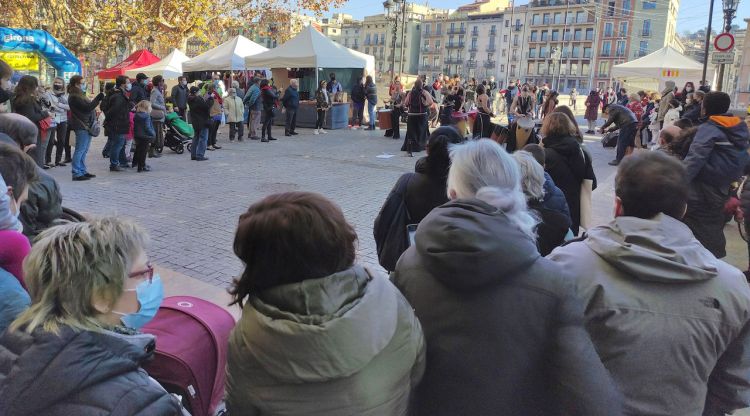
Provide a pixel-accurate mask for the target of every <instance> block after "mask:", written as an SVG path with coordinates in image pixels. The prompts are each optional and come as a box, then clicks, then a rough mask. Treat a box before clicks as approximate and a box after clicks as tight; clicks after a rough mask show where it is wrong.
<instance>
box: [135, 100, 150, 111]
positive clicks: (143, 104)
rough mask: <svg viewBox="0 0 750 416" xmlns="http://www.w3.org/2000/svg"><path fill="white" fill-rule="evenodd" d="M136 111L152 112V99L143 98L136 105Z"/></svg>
mask: <svg viewBox="0 0 750 416" xmlns="http://www.w3.org/2000/svg"><path fill="white" fill-rule="evenodd" d="M135 111H140V112H142V113H151V101H149V100H141V101H140V102H139V103H138V104H136V105H135Z"/></svg>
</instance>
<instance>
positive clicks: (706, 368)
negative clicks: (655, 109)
mask: <svg viewBox="0 0 750 416" xmlns="http://www.w3.org/2000/svg"><path fill="white" fill-rule="evenodd" d="M643 178H649V180H643ZM615 195H616V198H615V219H614V220H612V221H611V222H610V223H609V224H606V225H603V226H599V227H596V228H592V229H590V230H589V231H588V236H587V237H586V238H585V239H584V240H583V241H578V242H574V243H571V244H568V245H566V246H564V247H560V248H557V249H555V250H554V251H553V252H552V254H550V255H549V256H548V257H549V259H550V260H552V261H553V262H555V263H558V265H560V266H561V267H562V270H566V271H567V272H569V273H570V274H571V275H572V276H574V278H573V279H572V284H573V285H574V288H575V291H576V293H577V294H578V297H579V298H580V299H581V300H582V301H583V303H584V309H585V311H586V312H585V323H586V329H587V330H588V332H589V334H590V335H591V338H592V340H593V342H594V345H595V347H596V350H597V352H598V353H599V356H600V358H601V360H602V362H603V363H604V365H605V366H606V367H607V369H608V370H609V372H610V373H611V374H612V377H613V378H614V379H615V382H616V383H617V385H618V386H619V388H620V391H621V392H622V393H623V394H624V396H625V403H624V410H625V412H624V413H625V414H628V415H701V414H702V415H704V416H706V415H724V414H725V413H732V412H733V411H734V410H735V409H739V408H745V407H748V406H750V380H748V376H747V375H748V373H749V372H750V356H748V349H749V348H750V338H749V337H750V288H748V285H747V282H746V281H745V277H744V276H743V274H742V272H740V271H739V270H737V269H736V268H734V267H732V266H730V265H729V264H727V263H724V262H723V261H721V260H717V259H716V257H714V256H713V255H712V254H711V253H710V252H709V251H708V250H706V249H705V248H704V247H703V246H702V245H701V244H700V243H699V242H698V241H697V240H696V239H695V237H694V236H693V233H692V232H690V229H689V228H688V227H687V226H686V225H685V224H683V223H682V222H680V218H681V217H682V215H683V214H684V213H685V209H686V205H687V201H688V182H687V179H686V172H685V168H684V167H683V165H682V163H681V162H680V161H679V160H677V159H676V158H673V157H669V156H667V155H665V154H663V153H662V152H643V153H637V154H635V155H633V156H630V157H627V158H626V159H625V160H623V162H622V164H621V165H620V168H619V170H618V172H617V177H616V179H615Z"/></svg>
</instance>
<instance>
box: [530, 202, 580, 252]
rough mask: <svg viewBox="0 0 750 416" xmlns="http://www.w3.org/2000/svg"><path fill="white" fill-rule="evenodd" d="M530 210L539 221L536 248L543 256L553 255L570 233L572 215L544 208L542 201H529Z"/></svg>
mask: <svg viewBox="0 0 750 416" xmlns="http://www.w3.org/2000/svg"><path fill="white" fill-rule="evenodd" d="M528 206H529V210H530V211H532V213H533V214H534V215H536V217H537V218H538V219H539V224H537V226H536V246H537V248H538V249H539V253H540V254H541V255H542V256H546V255H547V254H549V253H551V252H552V250H554V249H555V247H559V246H560V245H562V244H563V243H564V242H565V236H566V235H568V232H570V225H571V223H570V215H565V214H562V213H560V212H558V211H554V210H551V209H548V208H545V207H544V204H542V202H541V201H533V200H532V201H528Z"/></svg>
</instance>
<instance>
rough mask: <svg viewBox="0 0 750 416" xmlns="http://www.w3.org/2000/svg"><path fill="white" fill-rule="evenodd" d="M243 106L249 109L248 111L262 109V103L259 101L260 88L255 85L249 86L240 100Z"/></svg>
mask: <svg viewBox="0 0 750 416" xmlns="http://www.w3.org/2000/svg"><path fill="white" fill-rule="evenodd" d="M242 101H243V103H245V105H247V106H249V107H250V111H260V110H262V109H263V101H262V100H261V99H260V87H259V86H258V84H257V83H255V84H253V85H251V86H250V88H248V89H247V93H245V98H243V99H242Z"/></svg>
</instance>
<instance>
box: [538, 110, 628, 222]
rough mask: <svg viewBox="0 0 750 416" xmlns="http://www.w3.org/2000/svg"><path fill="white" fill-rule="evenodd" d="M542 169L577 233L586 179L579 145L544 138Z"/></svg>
mask: <svg viewBox="0 0 750 416" xmlns="http://www.w3.org/2000/svg"><path fill="white" fill-rule="evenodd" d="M615 105H616V104H615ZM544 169H545V170H546V171H547V172H548V173H549V176H550V177H551V178H552V180H553V181H554V182H555V185H557V187H558V188H560V190H561V191H562V192H563V194H564V195H565V200H566V201H567V203H568V209H569V210H570V221H571V223H572V227H571V228H572V230H573V232H574V233H577V232H578V226H579V224H580V222H581V183H582V182H583V180H584V178H586V159H585V156H584V153H583V149H581V145H580V144H579V143H578V141H577V140H576V139H575V138H573V137H570V136H568V137H554V136H550V137H545V138H544Z"/></svg>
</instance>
